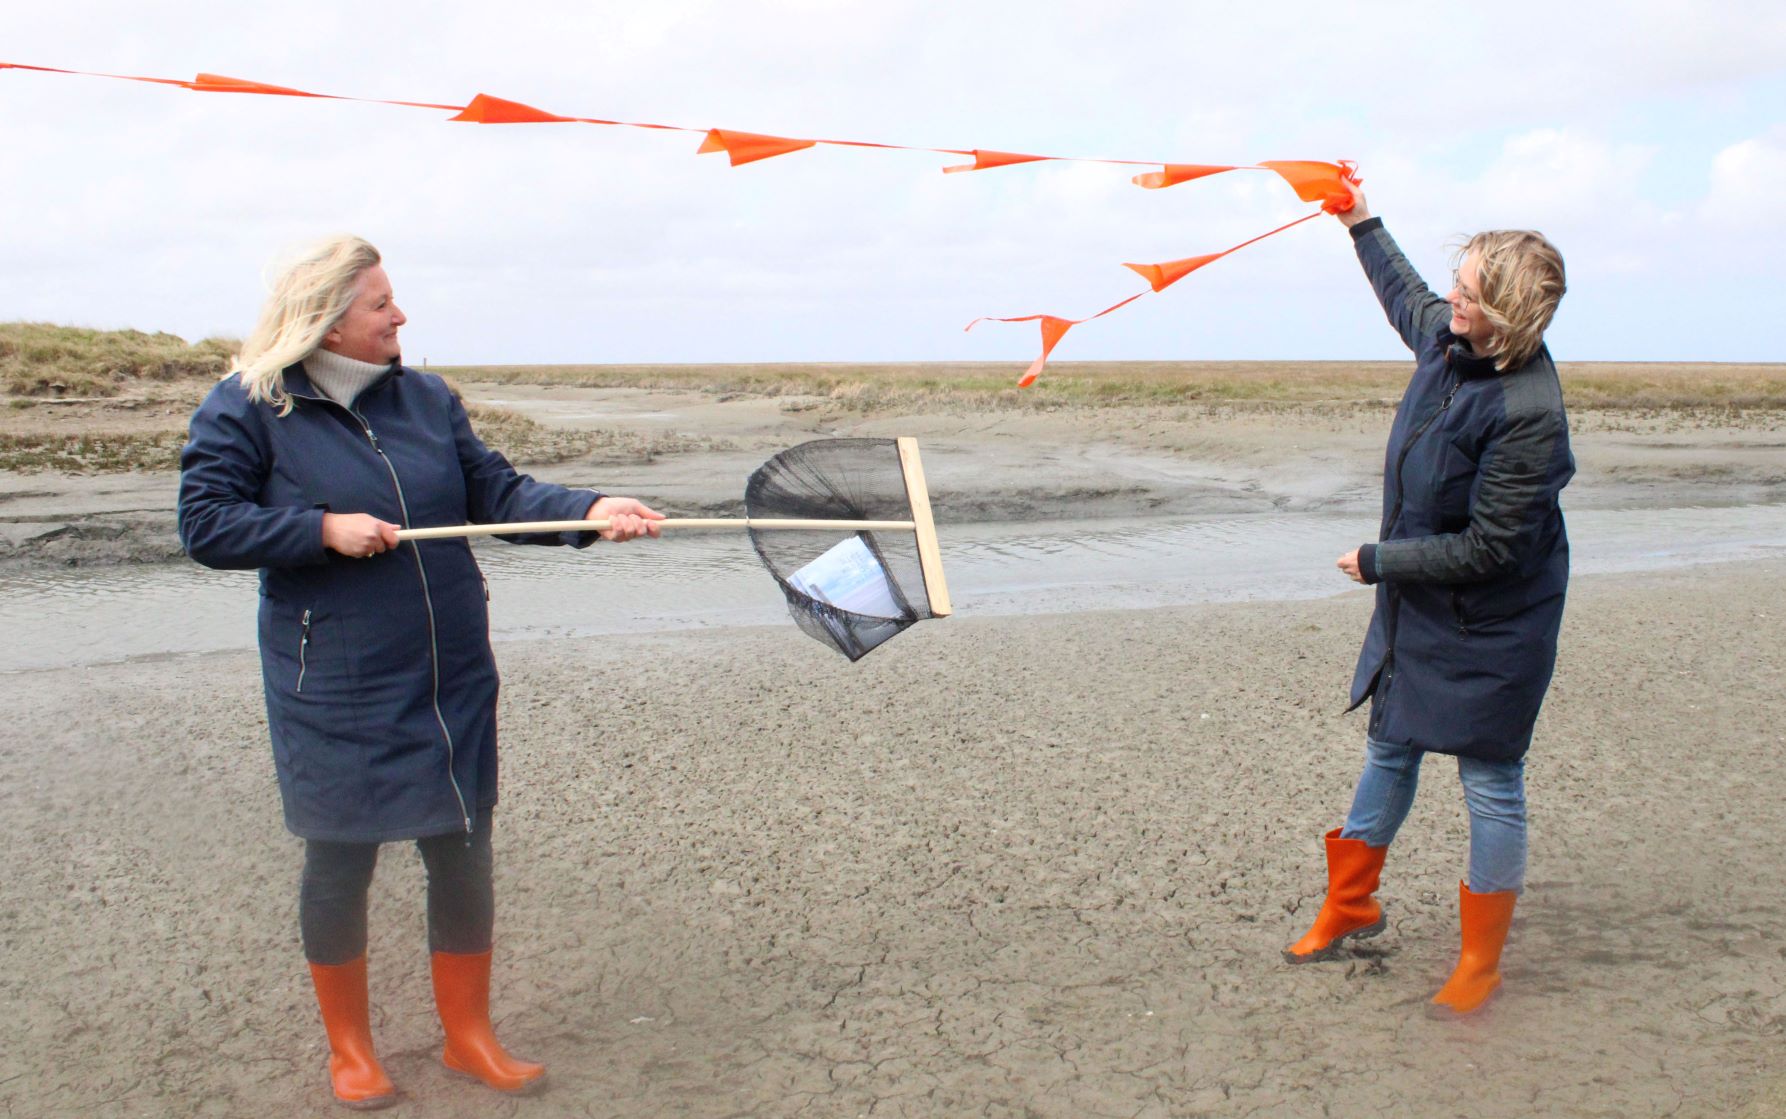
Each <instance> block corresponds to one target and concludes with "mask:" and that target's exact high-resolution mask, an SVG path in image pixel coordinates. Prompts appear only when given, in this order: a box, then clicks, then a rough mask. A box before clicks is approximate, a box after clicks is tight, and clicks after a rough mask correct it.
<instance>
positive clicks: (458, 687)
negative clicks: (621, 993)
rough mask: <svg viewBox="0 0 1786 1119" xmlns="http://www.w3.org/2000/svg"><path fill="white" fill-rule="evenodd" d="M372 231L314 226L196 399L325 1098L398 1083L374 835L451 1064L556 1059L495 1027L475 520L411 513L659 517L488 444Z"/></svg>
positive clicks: (470, 1069)
mask: <svg viewBox="0 0 1786 1119" xmlns="http://www.w3.org/2000/svg"><path fill="white" fill-rule="evenodd" d="M405 321H406V320H405V316H404V314H403V312H402V311H401V310H399V309H398V307H397V304H396V302H395V301H394V299H393V296H392V291H391V282H390V279H389V277H387V276H386V275H385V270H384V268H383V266H382V264H381V262H380V258H379V254H378V251H377V250H376V249H374V248H373V247H372V246H371V245H369V244H367V243H366V242H365V241H363V240H360V239H359V238H357V237H337V238H333V239H331V240H328V241H325V242H322V243H321V244H318V245H316V246H315V247H313V248H312V249H311V250H310V251H308V252H307V253H305V254H303V255H302V256H300V257H299V258H298V259H297V260H295V261H294V262H293V263H291V264H290V265H289V266H288V267H287V268H285V269H284V271H283V272H282V273H281V275H280V276H279V278H278V279H277V281H276V282H275V284H274V286H273V291H272V293H271V295H270V297H269V298H268V300H267V302H266V305H265V307H264V308H263V309H262V312H261V317H260V321H259V323H258V324H257V325H256V326H255V328H254V331H253V333H252V334H251V335H250V337H249V339H248V342H247V343H246V345H245V346H244V348H243V351H242V354H241V355H240V358H239V369H238V371H237V372H235V373H233V374H232V375H231V376H229V377H228V378H226V379H225V380H224V381H222V382H221V383H220V384H218V385H217V386H216V387H215V388H214V389H212V391H211V393H210V394H209V395H208V396H207V397H206V398H205V401H204V403H203V404H201V405H200V406H199V409H198V411H197V412H195V413H194V414H193V417H192V424H191V436H190V442H188V443H187V445H186V447H185V450H184V451H183V453H182V455H181V460H180V466H181V475H180V538H181V540H182V542H183V543H184V544H185V546H186V550H187V552H188V553H189V554H190V555H191V556H192V557H193V558H194V559H195V560H197V561H198V562H200V563H202V564H205V565H206V566H208V567H215V568H259V569H260V584H261V599H260V651H261V668H262V679H263V683H264V685H265V692H266V699H267V726H268V730H269V731H270V732H271V737H272V743H273V757H274V762H275V768H276V769H277V772H278V776H279V790H280V795H281V799H282V801H283V803H284V809H285V822H286V826H287V827H288V828H290V830H291V831H292V832H293V833H295V834H296V835H298V836H300V837H302V838H303V839H304V841H305V844H304V869H303V876H302V882H301V886H300V889H299V904H298V915H299V925H300V931H301V934H302V939H303V944H304V952H305V955H306V957H307V958H308V960H309V963H310V972H311V975H312V977H313V979H314V981H315V984H316V995H317V1001H318V1003H319V1004H320V1006H321V1009H322V1018H323V1024H324V1026H325V1028H326V1030H327V1032H328V1039H329V1051H330V1057H329V1074H330V1080H331V1084H332V1086H333V1089H334V1092H335V1096H336V1098H337V1100H338V1101H339V1102H341V1103H342V1104H344V1105H346V1106H348V1107H352V1108H356V1109H371V1108H376V1107H383V1106H386V1105H388V1104H390V1103H392V1102H394V1101H395V1099H396V1090H395V1089H394V1088H393V1086H392V1084H391V1081H390V1079H389V1078H388V1077H387V1076H386V1075H385V1072H384V1069H383V1068H382V1067H381V1066H380V1064H379V1062H378V1059H377V1057H376V1056H375V1055H374V1052H373V1047H372V1034H371V1025H370V1012H369V1007H368V1002H369V1000H368V994H367V978H366V942H367V935H366V893H367V888H368V886H369V885H370V884H371V881H372V872H373V867H374V865H375V864H376V862H377V858H378V846H379V844H381V843H384V842H387V841H391V840H414V841H415V842H416V846H417V847H418V848H419V849H420V852H421V856H422V859H423V861H424V862H425V864H426V867H427V872H428V942H429V947H430V949H431V950H432V965H433V966H432V970H433V977H434V992H435V999H436V1003H437V1006H438V1009H439V1012H440V1018H441V1023H442V1025H443V1026H444V1028H445V1031H446V1045H445V1049H444V1051H443V1055H442V1056H443V1060H444V1061H445V1063H446V1065H447V1066H448V1067H449V1068H450V1069H453V1070H454V1071H456V1072H459V1073H462V1074H466V1075H468V1076H471V1077H474V1078H476V1079H478V1080H481V1081H483V1082H484V1083H485V1084H487V1085H489V1086H491V1087H492V1088H496V1089H498V1090H500V1091H504V1092H528V1091H532V1090H534V1089H537V1088H539V1087H540V1086H542V1085H543V1084H544V1082H545V1080H544V1078H545V1069H544V1068H543V1067H542V1066H540V1065H537V1064H532V1063H529V1062H526V1061H520V1060H517V1059H515V1058H513V1057H511V1056H510V1055H509V1054H508V1053H507V1052H506V1051H505V1050H504V1049H503V1047H502V1046H501V1045H500V1044H499V1043H498V1042H497V1040H496V1037H495V1035H494V1033H493V1032H492V1030H491V1026H490V1009H489V991H490V953H491V942H492V928H493V924H494V907H495V899H494V893H493V890H492V887H491V864H492V856H491V843H490V839H491V827H492V823H493V813H494V809H495V806H496V775H497V766H496V694H497V674H496V665H495V661H494V659H493V657H492V655H491V650H490V640H489V626H488V616H487V614H486V611H485V599H486V594H485V589H484V582H483V578H482V576H481V574H480V573H479V571H478V565H477V561H476V560H475V559H474V558H473V556H472V552H471V548H470V547H469V546H468V545H467V544H466V542H465V541H464V540H463V539H458V540H446V541H428V542H420V543H415V542H411V543H404V544H399V543H398V540H397V536H396V533H397V530H398V529H399V528H405V527H423V526H429V525H448V524H463V523H466V522H486V523H491V522H504V521H538V520H580V519H586V518H587V519H595V518H606V519H608V521H609V527H608V528H606V529H603V530H601V531H600V532H591V533H574V534H572V533H567V534H563V535H548V536H536V537H526V538H520V539H522V541H523V542H525V543H531V544H571V545H574V546H579V547H580V546H585V545H588V544H590V543H592V542H593V541H594V540H595V539H596V537H598V536H599V537H601V538H602V539H605V540H612V541H623V540H630V539H633V538H635V537H638V536H644V535H650V536H656V535H657V532H658V530H657V526H656V524H655V522H656V521H657V520H660V519H661V514H659V513H657V512H655V511H654V510H652V509H649V508H647V507H646V506H645V505H643V504H641V503H640V502H638V501H635V500H633V499H631V498H625V497H607V496H603V495H601V494H599V493H595V492H592V491H589V490H576V489H567V488H565V487H563V486H556V485H547V484H544V483H541V482H536V481H534V480H533V479H531V478H528V477H527V476H526V475H523V474H518V473H516V471H515V470H514V468H513V467H511V466H510V465H509V464H508V462H507V461H506V460H505V459H504V458H503V457H502V456H501V455H499V454H497V453H496V452H494V451H491V450H490V449H488V448H487V447H485V446H484V445H483V443H481V442H479V440H478V437H477V436H476V434H474V433H473V432H472V429H471V425H470V423H469V422H468V421H467V419H466V415H465V409H464V407H463V406H462V405H461V403H460V401H459V400H458V398H457V397H456V396H455V395H454V394H453V393H452V392H451V391H450V390H449V389H448V388H447V386H446V384H445V383H444V382H442V381H441V379H440V378H439V377H436V376H434V375H431V374H428V373H420V372H417V371H416V370H414V369H408V368H405V367H404V366H403V364H402V362H401V360H400V348H399V346H398V331H399V330H400V328H401V327H402V326H403V324H404V322H405Z"/></svg>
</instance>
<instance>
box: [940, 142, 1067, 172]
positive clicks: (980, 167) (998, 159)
mask: <svg viewBox="0 0 1786 1119" xmlns="http://www.w3.org/2000/svg"><path fill="white" fill-rule="evenodd" d="M931 150H932V151H935V150H937V149H934V148H933V149H931ZM973 157H974V161H973V162H972V163H958V164H956V165H955V166H953V167H945V168H943V174H945V175H953V174H954V173H955V172H957V171H984V170H986V168H988V167H1009V166H1011V165H1012V164H1014V163H1035V162H1036V161H1038V160H1043V159H1054V158H1056V157H1055V156H1052V155H1024V154H1023V153H1021V152H993V151H981V150H980V149H979V148H974V149H973Z"/></svg>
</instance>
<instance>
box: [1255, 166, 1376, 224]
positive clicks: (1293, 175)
mask: <svg viewBox="0 0 1786 1119" xmlns="http://www.w3.org/2000/svg"><path fill="white" fill-rule="evenodd" d="M1259 166H1261V167H1268V168H1270V169H1271V170H1273V171H1276V172H1277V173H1278V174H1279V175H1280V176H1281V177H1282V178H1283V180H1284V181H1285V182H1286V183H1289V184H1290V187H1291V189H1293V190H1294V191H1296V197H1298V198H1300V199H1302V200H1303V201H1304V202H1319V203H1320V204H1321V209H1323V210H1325V211H1326V212H1328V213H1330V214H1343V213H1345V212H1346V211H1347V210H1350V209H1351V208H1352V192H1351V191H1350V190H1347V189H1346V181H1348V180H1349V181H1351V182H1352V183H1355V184H1356V183H1360V182H1363V180H1362V179H1360V178H1359V177H1358V165H1357V164H1355V163H1353V162H1352V161H1351V160H1345V159H1342V160H1340V161H1339V162H1338V163H1321V162H1317V161H1315V160H1306V159H1267V160H1262V161H1261V162H1260V164H1259Z"/></svg>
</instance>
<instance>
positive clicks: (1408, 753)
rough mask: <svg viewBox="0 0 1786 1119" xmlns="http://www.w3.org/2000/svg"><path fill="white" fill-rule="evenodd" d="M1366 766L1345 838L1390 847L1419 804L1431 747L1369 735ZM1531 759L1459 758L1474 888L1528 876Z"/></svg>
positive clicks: (1490, 888) (1510, 884) (1511, 884)
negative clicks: (1416, 798)
mask: <svg viewBox="0 0 1786 1119" xmlns="http://www.w3.org/2000/svg"><path fill="white" fill-rule="evenodd" d="M1365 748H1366V756H1365V760H1364V772H1363V773H1362V774H1360V775H1359V777H1358V791H1357V792H1355V793H1353V794H1352V811H1351V812H1349V813H1347V814H1346V826H1345V827H1344V828H1342V829H1341V830H1340V838H1341V839H1362V840H1364V842H1365V843H1366V844H1368V845H1370V846H1372V847H1387V846H1389V841H1390V840H1392V839H1394V838H1395V833H1396V830H1397V829H1398V828H1400V827H1401V826H1402V821H1403V820H1405V819H1407V817H1408V809H1409V808H1410V807H1412V806H1413V804H1414V788H1415V786H1416V785H1417V784H1419V781H1420V762H1421V760H1422V759H1423V758H1425V757H1426V751H1424V750H1420V749H1416V748H1413V747H1410V746H1391V745H1388V744H1387V743H1383V742H1378V741H1376V740H1375V739H1366V740H1365ZM1525 768H1526V763H1525V760H1524V759H1523V758H1522V759H1520V760H1519V761H1513V762H1485V761H1478V760H1477V759H1475V758H1463V757H1460V758H1458V759H1457V776H1458V778H1459V779H1460V780H1462V782H1463V786H1464V804H1465V805H1467V806H1468V808H1469V810H1470V892H1471V893H1473V894H1488V893H1496V892H1499V891H1501V890H1514V891H1517V890H1519V889H1520V888H1521V887H1522V886H1524V885H1525V877H1526V786H1525Z"/></svg>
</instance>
